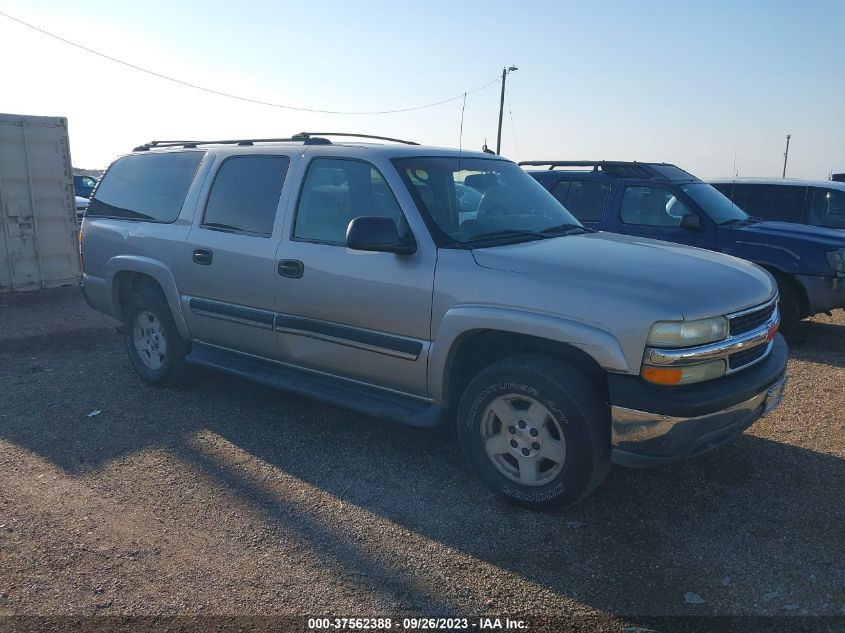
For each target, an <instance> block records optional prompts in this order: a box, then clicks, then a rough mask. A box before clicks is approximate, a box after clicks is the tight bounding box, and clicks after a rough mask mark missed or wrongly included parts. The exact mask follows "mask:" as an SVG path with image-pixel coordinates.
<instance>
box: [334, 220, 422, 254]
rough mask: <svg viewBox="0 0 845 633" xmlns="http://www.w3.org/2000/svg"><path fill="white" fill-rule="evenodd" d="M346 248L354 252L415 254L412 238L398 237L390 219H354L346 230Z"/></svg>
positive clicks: (397, 230) (395, 227) (394, 225)
mask: <svg viewBox="0 0 845 633" xmlns="http://www.w3.org/2000/svg"><path fill="white" fill-rule="evenodd" d="M346 246H347V247H348V248H351V249H353V250H356V251H374V252H377V253H396V254H397V255H411V254H413V253H416V252H417V245H416V244H415V243H414V240H413V238H411V239H408V238H404V237H401V236H400V235H399V229H398V227H397V226H396V222H394V221H393V220H391V219H390V218H383V217H376V216H363V217H360V218H355V219H354V220H352V221H351V222H350V223H349V226H348V227H347V229H346Z"/></svg>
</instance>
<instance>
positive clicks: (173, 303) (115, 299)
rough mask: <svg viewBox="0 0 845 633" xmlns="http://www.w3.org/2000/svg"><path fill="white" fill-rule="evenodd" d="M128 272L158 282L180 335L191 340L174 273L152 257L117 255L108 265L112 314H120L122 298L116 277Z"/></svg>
mask: <svg viewBox="0 0 845 633" xmlns="http://www.w3.org/2000/svg"><path fill="white" fill-rule="evenodd" d="M127 271H131V272H136V273H142V274H144V275H149V276H150V277H152V278H153V279H155V280H156V281H157V282H158V284H159V286H161V289H162V290H163V291H164V296H165V298H166V299H167V304H168V305H169V306H170V312H171V313H172V314H173V320H174V321H175V322H176V327H177V328H178V329H179V333H180V334H181V335H182V336H183V337H184V338H185V339H186V340H187V339H189V338H190V332H189V330H188V324H187V323H186V322H185V316H184V315H183V314H182V307H181V305H180V303H179V290H178V288H177V287H176V279H175V278H174V277H173V273H172V272H171V270H170V268H169V267H168V266H167V264H165V263H164V262H162V261H159V260H157V259H153V258H151V257H143V256H141V255H117V256H116V257H112V258H111V259H110V260H109V261H108V262H107V263H106V266H105V273H106V287H107V288H110V289H111V302H112V305H111V308H112V314H113V315H115V316H116V315H118V314H120V309H119V306H120V297H119V296H118V287H117V284H116V283H115V275H117V274H118V273H121V272H127Z"/></svg>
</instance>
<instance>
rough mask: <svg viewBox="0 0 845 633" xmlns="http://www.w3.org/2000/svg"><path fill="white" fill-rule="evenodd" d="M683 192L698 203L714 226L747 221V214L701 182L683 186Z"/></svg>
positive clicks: (714, 189)
mask: <svg viewBox="0 0 845 633" xmlns="http://www.w3.org/2000/svg"><path fill="white" fill-rule="evenodd" d="M681 189H682V190H683V192H684V193H685V194H687V195H688V196H689V197H690V198H692V199H693V200H695V201H696V203H698V206H699V207H701V208H702V210H703V211H704V212H705V213H706V214H707V215H709V216H710V219H711V220H713V221H714V222H715V223H716V224H729V223H731V222H742V221H743V220H748V219H749V216H748V214H747V213H746V212H745V211H743V210H742V209H740V208H739V207H738V206H736V205H735V204H734V203H733V202H731V201H730V200H729V199H728V198H726V197H725V196H723V195H722V194H721V193H720V192H719V191H718V190H717V189H716V188H715V187H711V186H710V185H708V184H705V183H703V182H697V183H693V184H691V185H683V186H682V187H681Z"/></svg>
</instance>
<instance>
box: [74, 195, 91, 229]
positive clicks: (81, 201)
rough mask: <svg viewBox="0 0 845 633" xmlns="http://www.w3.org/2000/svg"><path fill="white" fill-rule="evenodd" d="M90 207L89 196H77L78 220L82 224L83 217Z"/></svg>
mask: <svg viewBox="0 0 845 633" xmlns="http://www.w3.org/2000/svg"><path fill="white" fill-rule="evenodd" d="M87 209H88V198H83V197H82V196H76V221H77V222H79V223H80V224H82V218H83V217H85V211H86V210H87Z"/></svg>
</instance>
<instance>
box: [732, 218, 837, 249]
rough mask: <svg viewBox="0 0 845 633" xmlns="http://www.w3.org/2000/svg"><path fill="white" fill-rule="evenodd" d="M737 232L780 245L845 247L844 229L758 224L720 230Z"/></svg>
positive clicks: (783, 223) (784, 223)
mask: <svg viewBox="0 0 845 633" xmlns="http://www.w3.org/2000/svg"><path fill="white" fill-rule="evenodd" d="M726 228H727V230H734V231H737V235H738V236H742V237H744V238H746V239H747V238H750V237H751V235H759V236H761V237H766V238H775V239H776V240H777V242H778V243H787V242H788V241H790V240H798V241H800V242H801V243H803V244H817V245H819V246H823V247H825V248H826V249H827V250H834V249H837V248H843V247H845V233H843V231H842V229H832V228H827V227H824V226H812V225H809V224H793V223H791V222H756V223H754V224H749V225H748V226H742V227H736V228H732V227H730V226H728V227H723V226H720V227H719V230H720V231H723V230H725V229H726Z"/></svg>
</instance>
